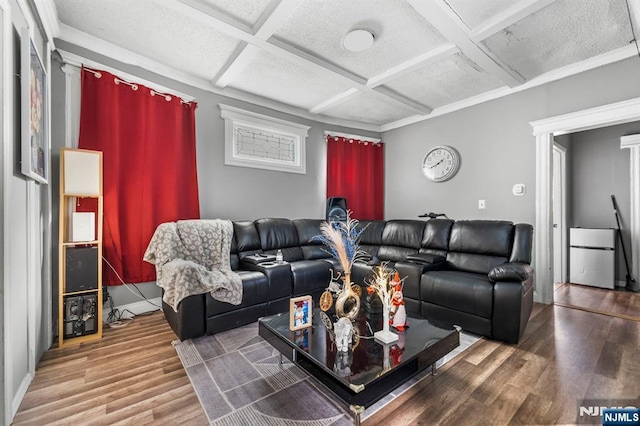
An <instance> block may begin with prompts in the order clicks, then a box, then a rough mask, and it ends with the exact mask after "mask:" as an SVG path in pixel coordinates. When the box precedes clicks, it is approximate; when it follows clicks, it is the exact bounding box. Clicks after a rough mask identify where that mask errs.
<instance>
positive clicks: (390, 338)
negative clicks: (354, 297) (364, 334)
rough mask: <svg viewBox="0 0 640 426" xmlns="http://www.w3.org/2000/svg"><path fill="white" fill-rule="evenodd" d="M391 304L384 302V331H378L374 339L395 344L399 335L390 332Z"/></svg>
mask: <svg viewBox="0 0 640 426" xmlns="http://www.w3.org/2000/svg"><path fill="white" fill-rule="evenodd" d="M389 308H390V306H389V302H388V301H387V300H383V301H382V330H380V331H376V332H375V333H374V334H373V337H375V338H376V340H379V341H381V342H382V343H393V342H395V341H396V340H398V335H397V334H395V333H392V332H391V331H389Z"/></svg>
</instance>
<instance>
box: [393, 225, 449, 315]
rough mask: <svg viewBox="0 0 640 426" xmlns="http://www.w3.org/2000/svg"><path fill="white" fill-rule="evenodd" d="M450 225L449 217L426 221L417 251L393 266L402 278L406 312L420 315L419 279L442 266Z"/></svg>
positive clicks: (447, 244) (447, 247) (445, 254)
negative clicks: (427, 272)
mask: <svg viewBox="0 0 640 426" xmlns="http://www.w3.org/2000/svg"><path fill="white" fill-rule="evenodd" d="M452 226H453V220H451V219H431V220H429V221H427V222H426V225H425V227H424V234H423V236H422V242H421V244H420V250H419V251H418V253H415V254H409V255H408V256H407V257H406V259H405V260H401V261H398V262H396V266H395V268H396V269H397V271H398V273H399V274H400V277H402V278H404V285H403V288H402V294H403V296H404V302H405V307H406V309H407V313H409V314H412V315H415V316H418V317H419V316H421V313H420V280H421V279H422V274H423V273H425V272H426V271H431V270H438V269H442V268H443V267H444V265H445V263H444V262H445V259H446V256H447V250H448V249H449V238H450V236H451V227H452Z"/></svg>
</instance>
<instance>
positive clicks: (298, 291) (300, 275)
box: [290, 260, 331, 296]
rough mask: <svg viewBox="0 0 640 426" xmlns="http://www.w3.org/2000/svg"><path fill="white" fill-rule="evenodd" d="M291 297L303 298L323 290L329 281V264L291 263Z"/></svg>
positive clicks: (314, 261) (315, 262)
mask: <svg viewBox="0 0 640 426" xmlns="http://www.w3.org/2000/svg"><path fill="white" fill-rule="evenodd" d="M290 265H291V275H292V277H293V296H303V295H307V294H311V293H312V292H314V291H316V290H319V289H324V288H327V287H328V286H329V281H331V264H330V263H329V262H325V261H323V260H300V261H297V262H291V263H290Z"/></svg>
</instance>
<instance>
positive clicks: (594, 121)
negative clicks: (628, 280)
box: [529, 98, 640, 303]
mask: <svg viewBox="0 0 640 426" xmlns="http://www.w3.org/2000/svg"><path fill="white" fill-rule="evenodd" d="M633 121H640V98H633V99H628V100H626V101H621V102H617V103H613V104H608V105H603V106H599V107H596V108H590V109H586V110H583V111H577V112H572V113H569V114H564V115H560V116H556V117H550V118H546V119H543V120H538V121H534V122H530V123H529V124H530V125H531V127H532V128H533V134H534V136H536V225H535V226H536V227H535V238H534V244H535V250H534V260H533V264H534V267H535V268H536V292H537V295H536V299H535V300H536V301H540V302H542V303H553V274H552V265H553V263H552V262H553V245H552V244H551V241H552V239H551V237H552V235H553V229H552V226H553V223H552V221H551V220H550V219H551V217H552V209H551V208H552V202H553V201H552V186H551V184H552V169H551V167H550V162H551V158H550V155H551V145H552V140H553V135H560V134H566V133H572V132H577V131H582V130H589V129H597V128H600V127H606V126H612V125H615V124H622V123H630V122H633ZM633 149H637V148H633ZM547 151H548V152H547ZM636 160H637V162H636ZM636 160H632V162H631V163H632V166H631V167H633V168H634V170H633V171H632V181H633V182H632V184H633V185H634V188H636V189H634V191H635V192H636V193H637V192H638V188H640V182H638V179H639V177H638V176H637V175H638V174H640V171H639V170H638V168H639V167H640V159H637V158H636ZM634 179H635V180H634ZM632 208H633V209H634V210H632V216H633V217H632V218H631V223H635V224H640V217H639V215H640V207H639V206H638V205H637V204H636V205H635V206H632ZM636 232H638V231H636ZM635 235H638V234H635ZM635 240H636V243H635V244H636V250H635V254H634V255H633V256H634V259H636V260H635V261H634V262H633V263H634V271H637V268H638V262H637V256H638V249H637V245H638V242H637V240H638V238H635ZM634 273H635V272H634Z"/></svg>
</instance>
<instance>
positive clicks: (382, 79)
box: [367, 43, 460, 88]
mask: <svg viewBox="0 0 640 426" xmlns="http://www.w3.org/2000/svg"><path fill="white" fill-rule="evenodd" d="M458 52H460V49H458V47H457V46H456V45H454V44H452V43H447V44H445V45H442V46H440V47H437V48H435V49H433V50H430V51H428V52H426V53H423V54H422V55H419V56H416V57H415V58H411V59H409V60H408V61H406V62H403V63H401V64H399V65H396V66H395V67H393V68H390V69H388V70H386V71H384V72H382V73H380V74H378V75H376V76H375V77H372V78H370V79H369V80H367V87H372V88H373V87H377V86H381V85H383V84H385V83H388V82H389V81H391V80H395V79H397V78H399V77H401V76H403V75H405V74H409V73H410V72H412V71H415V70H417V69H420V68H423V67H425V66H427V65H429V64H433V63H436V62H438V61H441V60H443V59H446V58H448V57H449V56H453V55H455V54H456V53H458Z"/></svg>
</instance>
